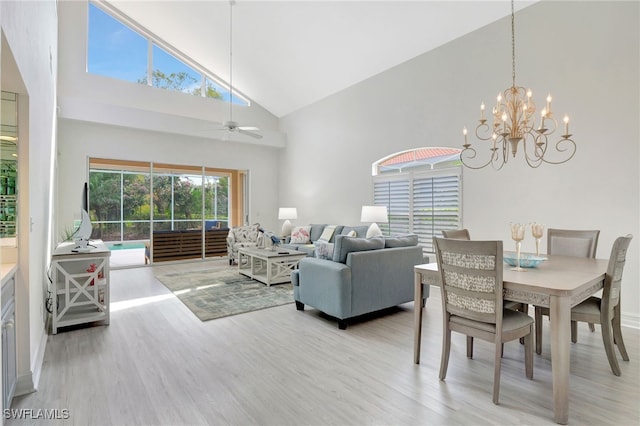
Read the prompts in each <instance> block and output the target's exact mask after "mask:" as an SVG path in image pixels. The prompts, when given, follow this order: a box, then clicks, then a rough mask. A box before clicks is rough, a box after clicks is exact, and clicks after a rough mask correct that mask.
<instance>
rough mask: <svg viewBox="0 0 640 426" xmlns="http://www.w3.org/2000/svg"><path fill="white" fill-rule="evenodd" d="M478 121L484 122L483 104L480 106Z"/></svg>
mask: <svg viewBox="0 0 640 426" xmlns="http://www.w3.org/2000/svg"><path fill="white" fill-rule="evenodd" d="M480 120H484V102H483V103H481V104H480Z"/></svg>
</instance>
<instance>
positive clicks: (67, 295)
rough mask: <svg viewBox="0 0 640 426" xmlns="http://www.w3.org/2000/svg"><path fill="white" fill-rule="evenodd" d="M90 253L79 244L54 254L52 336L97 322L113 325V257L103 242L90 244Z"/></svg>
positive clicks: (64, 245) (52, 262) (52, 264)
mask: <svg viewBox="0 0 640 426" xmlns="http://www.w3.org/2000/svg"><path fill="white" fill-rule="evenodd" d="M90 244H91V245H92V246H93V247H89V249H90V250H89V251H87V252H75V251H74V249H75V247H76V244H75V243H73V242H68V243H62V244H61V245H60V246H58V247H57V248H56V250H55V251H54V252H53V256H52V260H51V280H52V286H53V290H52V297H53V304H52V310H53V313H52V333H53V334H57V332H58V328H60V327H66V326H70V325H76V324H84V323H89V322H94V321H103V322H104V324H109V256H111V252H110V251H109V249H108V248H107V246H106V245H105V244H104V243H103V242H102V241H101V240H93V241H91V242H90Z"/></svg>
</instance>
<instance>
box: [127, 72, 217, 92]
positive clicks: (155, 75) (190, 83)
mask: <svg viewBox="0 0 640 426" xmlns="http://www.w3.org/2000/svg"><path fill="white" fill-rule="evenodd" d="M137 82H138V83H140V84H147V77H146V76H145V77H142V78H139V79H138V80H137ZM151 85H152V86H153V87H158V88H160V89H166V90H173V91H176V92H183V93H188V94H190V95H195V96H200V95H201V94H202V89H201V87H200V82H199V81H198V79H196V78H195V77H193V76H192V75H191V74H189V73H187V72H186V71H180V72H172V73H170V74H167V73H165V72H163V71H161V70H158V69H156V70H153V72H152V73H151ZM205 96H206V97H207V98H213V99H222V94H221V93H220V92H218V91H217V90H216V89H215V87H213V86H212V85H211V84H207V87H206V89H205Z"/></svg>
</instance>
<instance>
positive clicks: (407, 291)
mask: <svg viewBox="0 0 640 426" xmlns="http://www.w3.org/2000/svg"><path fill="white" fill-rule="evenodd" d="M417 243H418V237H417V236H416V235H411V236H403V237H386V238H385V237H376V238H356V237H348V236H343V235H338V236H336V238H335V244H334V252H333V259H332V260H328V259H319V258H315V257H306V258H304V259H302V260H301V261H300V263H299V265H298V266H299V268H298V269H297V270H295V271H293V272H292V273H291V281H292V283H293V297H294V299H295V302H296V308H297V309H298V310H299V311H302V310H304V306H305V305H309V306H312V307H314V308H316V309H318V310H320V311H322V312H324V313H326V314H328V315H331V316H333V317H335V318H337V320H338V327H339V328H340V329H341V330H344V329H346V327H347V320H348V319H350V318H354V317H357V316H360V315H363V314H367V313H370V312H375V311H379V310H382V309H386V308H390V307H392V306H396V305H400V304H402V303H406V302H411V301H412V300H413V297H414V272H413V267H414V266H415V265H418V264H422V263H426V262H428V259H427V260H425V258H424V256H423V253H422V247H420V246H418V245H417ZM426 287H427V288H425V293H424V294H425V296H424V297H425V300H426V298H427V297H428V296H429V286H426ZM422 303H424V301H422Z"/></svg>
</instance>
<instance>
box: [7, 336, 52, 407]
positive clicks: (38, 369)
mask: <svg viewBox="0 0 640 426" xmlns="http://www.w3.org/2000/svg"><path fill="white" fill-rule="evenodd" d="M48 337H49V336H48V335H47V333H46V332H45V330H43V332H42V335H41V338H40V344H39V345H38V350H37V351H36V356H35V358H34V361H33V364H32V365H31V370H30V371H29V372H27V373H26V374H22V375H20V376H18V380H17V383H16V393H15V396H19V395H26V394H29V393H33V392H35V391H36V390H38V383H39V382H40V375H41V373H42V364H43V363H44V352H45V349H46V347H47V339H48Z"/></svg>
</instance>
